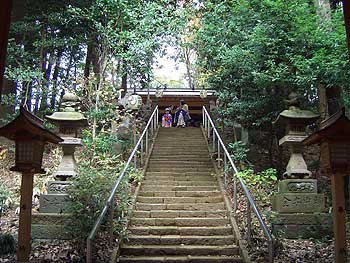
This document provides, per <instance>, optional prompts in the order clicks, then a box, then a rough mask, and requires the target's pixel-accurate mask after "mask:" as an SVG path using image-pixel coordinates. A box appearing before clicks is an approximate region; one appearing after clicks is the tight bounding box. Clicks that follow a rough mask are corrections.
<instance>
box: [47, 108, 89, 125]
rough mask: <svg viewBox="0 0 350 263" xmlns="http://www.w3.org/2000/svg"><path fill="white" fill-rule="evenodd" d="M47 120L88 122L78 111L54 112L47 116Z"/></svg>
mask: <svg viewBox="0 0 350 263" xmlns="http://www.w3.org/2000/svg"><path fill="white" fill-rule="evenodd" d="M45 117H46V118H47V119H49V120H51V121H72V122H73V121H74V122H79V121H81V122H84V123H85V122H86V123H87V119H86V118H85V117H84V115H83V114H82V113H80V112H77V111H58V112H54V113H53V114H52V115H50V116H45Z"/></svg>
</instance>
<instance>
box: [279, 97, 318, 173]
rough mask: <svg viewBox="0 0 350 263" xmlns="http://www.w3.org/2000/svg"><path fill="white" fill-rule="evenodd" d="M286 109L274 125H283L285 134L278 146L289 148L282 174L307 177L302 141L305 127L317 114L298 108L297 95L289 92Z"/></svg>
mask: <svg viewBox="0 0 350 263" xmlns="http://www.w3.org/2000/svg"><path fill="white" fill-rule="evenodd" d="M287 104H288V106H289V109H288V110H284V111H282V112H281V113H280V114H279V115H278V117H277V119H276V121H275V122H274V124H275V125H281V124H282V125H285V126H286V135H285V136H284V137H282V139H280V141H279V145H280V146H283V145H284V146H287V147H288V148H289V150H290V158H289V162H288V165H287V168H286V172H285V173H284V175H285V176H286V177H289V178H308V177H310V176H311V172H310V171H309V170H308V169H307V166H306V163H305V160H304V157H303V144H302V141H303V140H304V139H305V138H306V137H307V135H306V127H307V126H308V125H310V124H312V123H314V122H315V121H316V120H317V119H318V118H319V115H317V114H315V113H313V112H311V111H308V110H301V109H300V108H299V101H298V98H297V95H296V94H294V93H291V94H290V95H289V99H288V100H287Z"/></svg>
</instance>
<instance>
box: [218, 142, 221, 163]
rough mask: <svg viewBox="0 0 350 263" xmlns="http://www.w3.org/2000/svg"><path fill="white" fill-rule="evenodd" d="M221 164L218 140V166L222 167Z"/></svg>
mask: <svg viewBox="0 0 350 263" xmlns="http://www.w3.org/2000/svg"><path fill="white" fill-rule="evenodd" d="M220 166H221V164H220V142H219V140H218V167H219V168H220Z"/></svg>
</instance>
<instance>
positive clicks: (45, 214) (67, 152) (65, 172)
mask: <svg viewBox="0 0 350 263" xmlns="http://www.w3.org/2000/svg"><path fill="white" fill-rule="evenodd" d="M78 103H79V98H78V97H77V96H75V95H74V94H71V93H66V94H65V95H64V96H63V98H62V107H63V109H62V110H61V111H59V112H55V113H53V114H52V115H50V116H46V118H47V119H48V120H49V121H50V122H51V123H54V124H56V125H57V126H58V128H59V134H60V136H61V137H62V138H63V142H61V143H60V145H61V146H62V150H63V156H62V159H61V162H60V164H59V166H58V169H57V171H56V172H55V173H54V176H55V178H56V179H57V180H55V181H49V182H47V193H46V194H41V195H40V200H39V203H40V206H39V213H36V214H34V216H33V225H32V232H33V237H34V238H37V239H69V238H70V235H69V233H68V231H67V230H66V227H65V225H66V224H67V221H68V220H69V214H67V207H68V204H69V202H70V199H69V195H68V194H67V190H68V188H69V186H70V184H71V181H69V180H68V179H69V178H72V177H75V176H77V172H76V169H77V164H76V160H75V157H74V152H75V148H76V147H77V146H81V145H82V144H81V139H80V138H78V134H79V129H80V128H82V127H85V126H87V119H86V118H85V117H84V115H83V114H82V113H80V112H77V111H76V110H75V107H76V106H77V104H78Z"/></svg>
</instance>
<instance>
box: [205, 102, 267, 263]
mask: <svg viewBox="0 0 350 263" xmlns="http://www.w3.org/2000/svg"><path fill="white" fill-rule="evenodd" d="M203 115H206V118H204V120H205V122H206V123H207V125H206V126H204V127H206V128H207V131H208V139H209V135H210V131H209V129H210V128H209V123H210V124H211V126H212V129H213V132H215V133H216V135H217V139H218V141H220V144H221V146H222V149H223V152H224V153H225V155H226V156H227V158H228V160H229V162H230V164H231V166H232V168H233V170H234V172H235V174H236V173H238V170H237V167H236V165H235V164H234V163H233V160H232V158H231V156H230V154H229V153H228V151H227V149H226V146H225V144H224V143H223V141H222V139H221V137H220V135H219V133H218V131H217V129H216V127H215V125H214V122H213V120H212V119H211V117H210V115H209V113H208V111H207V109H206V108H205V107H204V106H203ZM235 179H236V177H234V180H235ZM238 180H239V182H240V185H241V186H242V190H243V192H244V193H245V195H246V197H247V199H248V202H249V203H250V206H251V209H252V210H253V212H254V214H255V215H256V217H257V219H258V222H259V225H260V227H261V229H262V230H263V232H264V235H265V237H266V239H267V241H268V247H269V260H270V262H272V260H273V239H272V236H271V234H270V232H269V231H268V229H267V226H266V224H265V222H264V220H263V219H262V217H261V215H260V212H259V209H258V208H257V207H256V205H255V202H254V199H253V197H252V195H251V193H250V191H249V189H248V188H247V187H246V185H245V183H244V182H243V180H242V178H238ZM235 186H236V183H234V188H236V191H237V186H236V187H235ZM234 190H235V189H234ZM234 195H236V193H234ZM234 201H236V202H237V200H236V198H234ZM235 206H236V207H235V208H234V209H235V210H236V209H237V204H235Z"/></svg>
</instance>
